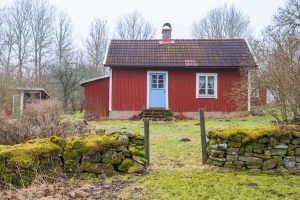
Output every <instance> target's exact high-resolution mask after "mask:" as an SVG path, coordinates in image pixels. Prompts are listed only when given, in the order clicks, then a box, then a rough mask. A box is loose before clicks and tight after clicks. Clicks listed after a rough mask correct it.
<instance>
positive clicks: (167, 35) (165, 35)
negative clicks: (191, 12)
mask: <svg viewBox="0 0 300 200" xmlns="http://www.w3.org/2000/svg"><path fill="white" fill-rule="evenodd" d="M161 33H162V39H161V40H160V41H159V43H160V44H169V43H171V44H173V43H174V40H172V27H171V24H170V23H164V25H163V27H162V31H161Z"/></svg>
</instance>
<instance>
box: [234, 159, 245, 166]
mask: <svg viewBox="0 0 300 200" xmlns="http://www.w3.org/2000/svg"><path fill="white" fill-rule="evenodd" d="M233 165H235V166H244V165H245V162H244V161H240V160H236V161H233Z"/></svg>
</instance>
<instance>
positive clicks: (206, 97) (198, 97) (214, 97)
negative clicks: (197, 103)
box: [196, 96, 217, 99]
mask: <svg viewBox="0 0 300 200" xmlns="http://www.w3.org/2000/svg"><path fill="white" fill-rule="evenodd" d="M196 99H217V97H216V96H197V97H196Z"/></svg>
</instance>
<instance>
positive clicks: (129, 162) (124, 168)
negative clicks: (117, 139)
mask: <svg viewBox="0 0 300 200" xmlns="http://www.w3.org/2000/svg"><path fill="white" fill-rule="evenodd" d="M133 165H134V162H133V160H132V159H129V158H126V159H125V160H123V162H122V163H121V165H120V166H119V167H118V170H119V171H120V172H127V171H128V169H129V168H130V167H132V166H133Z"/></svg>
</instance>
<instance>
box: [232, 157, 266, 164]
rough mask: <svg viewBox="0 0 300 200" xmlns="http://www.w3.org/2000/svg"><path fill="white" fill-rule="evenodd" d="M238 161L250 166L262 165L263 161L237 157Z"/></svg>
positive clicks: (254, 158)
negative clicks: (250, 164)
mask: <svg viewBox="0 0 300 200" xmlns="http://www.w3.org/2000/svg"><path fill="white" fill-rule="evenodd" d="M238 160H240V161H245V162H246V163H252V164H257V165H259V164H262V163H263V159H261V158H256V157H246V156H239V157H238Z"/></svg>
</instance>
